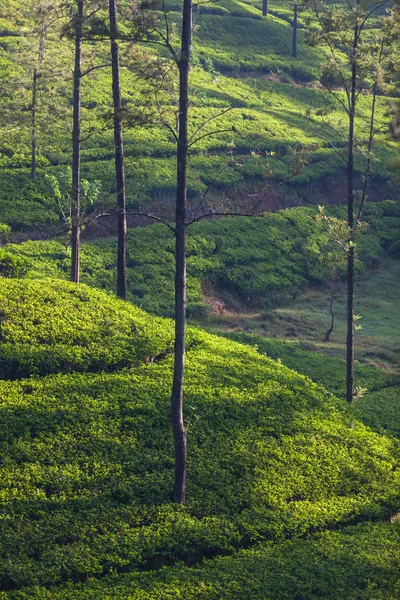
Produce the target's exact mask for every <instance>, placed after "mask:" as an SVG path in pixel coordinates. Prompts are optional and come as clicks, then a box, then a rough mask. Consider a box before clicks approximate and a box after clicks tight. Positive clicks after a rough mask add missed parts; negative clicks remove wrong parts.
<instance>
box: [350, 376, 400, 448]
mask: <svg viewBox="0 0 400 600" xmlns="http://www.w3.org/2000/svg"><path fill="white" fill-rule="evenodd" d="M356 415H357V417H358V418H362V420H363V421H364V423H366V424H367V425H368V426H369V427H373V428H374V429H378V430H380V431H387V432H389V433H391V434H393V435H395V436H397V437H400V387H399V386H397V387H395V386H393V387H388V388H385V389H382V390H379V391H376V392H373V393H371V394H366V395H365V396H363V397H362V398H360V400H358V401H357V403H356Z"/></svg>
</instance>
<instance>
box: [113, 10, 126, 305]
mask: <svg viewBox="0 0 400 600" xmlns="http://www.w3.org/2000/svg"><path fill="white" fill-rule="evenodd" d="M109 16H110V37H111V70H112V92H113V102H114V144H115V175H116V184H117V205H118V258H117V295H118V296H119V297H120V298H124V299H126V236H127V228H126V197H125V168H124V144H123V135H122V118H121V111H122V102H121V85H120V72H119V50H118V42H117V37H118V26H117V6H116V0H109Z"/></svg>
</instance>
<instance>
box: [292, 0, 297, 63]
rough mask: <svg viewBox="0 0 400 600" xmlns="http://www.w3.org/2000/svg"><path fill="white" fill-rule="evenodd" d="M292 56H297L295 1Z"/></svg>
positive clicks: (295, 7)
mask: <svg viewBox="0 0 400 600" xmlns="http://www.w3.org/2000/svg"><path fill="white" fill-rule="evenodd" d="M292 57H293V58H297V2H295V3H294V14H293V33H292Z"/></svg>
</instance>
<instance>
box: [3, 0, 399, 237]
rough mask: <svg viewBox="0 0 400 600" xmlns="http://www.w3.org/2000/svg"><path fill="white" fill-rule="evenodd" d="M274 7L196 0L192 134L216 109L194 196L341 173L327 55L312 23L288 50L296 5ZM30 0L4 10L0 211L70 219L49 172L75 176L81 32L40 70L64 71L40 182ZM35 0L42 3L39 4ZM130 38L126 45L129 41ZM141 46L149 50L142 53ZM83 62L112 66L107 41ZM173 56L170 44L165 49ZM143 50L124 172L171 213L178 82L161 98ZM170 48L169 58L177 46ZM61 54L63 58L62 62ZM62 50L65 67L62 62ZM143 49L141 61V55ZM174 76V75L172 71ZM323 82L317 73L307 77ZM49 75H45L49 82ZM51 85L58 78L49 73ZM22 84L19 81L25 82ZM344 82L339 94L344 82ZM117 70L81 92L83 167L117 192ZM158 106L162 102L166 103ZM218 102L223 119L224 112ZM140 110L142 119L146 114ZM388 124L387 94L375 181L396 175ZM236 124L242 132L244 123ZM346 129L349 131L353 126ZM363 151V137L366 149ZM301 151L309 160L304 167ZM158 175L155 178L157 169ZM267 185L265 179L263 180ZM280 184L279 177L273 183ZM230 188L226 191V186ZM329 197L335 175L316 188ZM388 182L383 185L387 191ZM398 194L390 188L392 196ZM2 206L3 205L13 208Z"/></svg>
mask: <svg viewBox="0 0 400 600" xmlns="http://www.w3.org/2000/svg"><path fill="white" fill-rule="evenodd" d="M270 5H271V14H270V16H269V17H268V19H263V18H262V17H261V14H260V8H261V4H259V3H257V2H252V1H250V2H239V1H236V2H235V1H233V0H225V1H224V2H222V3H218V6H215V5H214V4H213V3H210V4H209V5H207V4H206V5H204V6H203V4H202V5H201V6H200V5H198V9H197V11H195V12H196V18H195V23H196V26H195V32H194V54H193V61H192V62H193V67H192V70H191V90H192V98H191V111H190V113H191V114H190V127H189V129H190V135H191V134H193V133H194V132H195V131H196V129H197V128H198V127H199V126H201V124H202V123H204V122H205V121H208V120H209V122H208V124H207V125H206V126H205V127H204V128H203V129H202V130H201V133H202V135H203V134H205V133H211V132H214V131H216V132H217V133H215V134H214V135H211V136H210V137H204V138H203V137H202V139H201V140H200V141H199V143H197V144H195V145H193V146H192V147H191V149H190V155H191V156H190V173H189V175H190V176H189V183H188V186H189V187H188V193H189V200H190V202H192V203H193V206H196V205H197V204H198V201H199V195H201V194H202V193H204V192H205V190H207V189H208V188H209V187H211V192H210V195H209V197H208V201H209V203H210V204H211V205H213V204H216V205H218V203H220V202H221V199H222V200H224V201H225V200H226V198H225V195H224V194H228V196H230V200H231V201H232V198H234V199H236V194H237V192H238V190H240V189H242V188H244V189H246V190H251V191H254V190H260V189H261V190H262V194H261V195H265V187H268V186H269V181H267V182H266V176H267V178H271V177H272V180H273V181H274V182H275V183H276V181H279V180H285V181H286V182H287V187H286V189H285V190H284V191H282V198H281V200H280V202H281V203H284V202H285V203H289V204H290V203H291V202H293V203H295V202H298V200H299V198H300V199H301V200H302V201H304V200H306V199H307V198H309V196H310V194H309V191H307V190H308V189H309V186H310V184H312V183H315V182H319V181H321V180H323V178H324V177H326V176H328V175H329V176H332V175H333V174H337V175H338V177H339V179H340V178H341V177H342V175H343V173H342V168H343V165H342V162H341V158H340V157H339V156H338V155H337V154H336V152H335V150H334V148H333V147H332V143H333V144H334V145H335V147H336V148H339V150H340V149H341V148H342V147H343V141H342V140H341V136H342V135H343V134H344V133H345V131H346V117H345V115H344V113H343V111H342V109H341V107H340V104H339V103H335V101H334V99H333V98H332V97H331V96H330V95H329V93H328V92H326V91H324V90H323V89H322V88H321V87H320V86H319V85H317V84H316V81H317V80H318V76H319V73H320V69H321V65H322V64H323V63H324V62H326V60H327V54H326V52H325V51H324V50H323V49H314V48H310V47H308V46H307V45H306V43H305V34H304V31H303V30H302V29H300V30H299V32H298V40H299V41H298V58H297V59H293V58H291V55H290V51H291V50H290V48H291V26H290V23H289V22H288V21H290V18H289V16H288V11H290V10H291V6H290V4H288V3H285V4H284V5H282V3H281V2H277V1H275V0H272V1H270ZM29 6H30V5H29V4H28V6H25V3H21V2H19V1H17V0H12V2H11V3H9V4H8V5H7V9H8V10H7V12H6V9H3V11H2V12H0V41H1V43H0V64H1V65H2V75H1V77H3V79H2V85H0V88H2V94H0V109H1V111H2V113H3V121H0V131H3V132H4V135H2V136H1V143H0V201H1V206H2V209H3V214H2V219H3V221H4V220H6V221H7V223H9V224H10V225H12V226H13V227H14V228H21V227H22V228H25V229H31V228H32V227H36V226H37V225H39V224H40V225H43V226H46V227H50V226H51V225H53V226H54V225H55V224H56V223H57V222H59V221H60V218H61V215H60V210H59V206H58V203H57V201H56V199H55V191H54V185H52V183H51V180H49V179H46V178H45V175H46V174H47V175H52V176H55V177H56V178H58V179H63V178H67V179H68V178H69V174H68V170H67V165H69V164H70V163H71V140H70V135H71V132H70V126H69V125H70V121H71V98H72V79H71V73H72V66H71V65H72V56H73V48H72V43H71V42H70V41H68V40H67V39H65V38H64V39H63V41H62V44H61V43H60V40H59V36H57V35H56V33H54V34H52V35H50V34H49V38H48V40H47V46H46V49H47V50H46V51H47V53H48V54H46V57H47V56H48V58H46V60H48V62H49V64H48V65H47V63H46V60H45V64H44V66H43V69H46V68H48V69H49V70H50V72H52V71H54V70H55V69H56V66H57V69H60V70H61V73H62V76H61V77H59V78H55V79H54V81H53V80H52V84H51V86H50V87H51V89H50V90H48V89H47V88H46V87H44V88H43V91H41V105H40V106H39V109H38V114H37V120H38V153H39V154H38V167H39V177H38V179H37V181H36V182H32V181H31V180H30V174H29V160H30V149H29V144H30V136H31V123H30V119H31V115H30V102H31V83H30V79H29V77H30V76H31V72H32V70H33V62H32V60H33V59H32V54H31V46H30V45H29V44H31V45H32V44H33V45H34V44H35V40H34V39H33V38H32V28H33V21H32V17H30V16H29V15H30V14H33V8H32V9H31V13H30V12H29ZM32 6H33V5H32ZM167 8H168V9H169V18H170V20H171V23H172V24H175V23H176V22H177V21H178V20H179V12H178V9H179V4H177V3H176V2H171V3H167ZM124 50H125V49H124V48H123V50H122V54H123V52H124ZM140 52H143V53H144V57H145V62H147V63H148V62H149V61H150V62H151V61H152V58H151V56H153V54H151V53H152V52H153V50H150V49H149V48H148V47H146V48H141V49H140ZM140 52H139V56H140ZM85 53H86V54H87V55H88V56H89V57H90V58H87V60H86V63H85V65H84V67H88V66H89V67H90V68H91V66H96V65H97V66H98V65H100V64H107V63H108V61H109V48H108V45H107V44H106V43H105V42H97V43H96V48H95V56H94V57H93V56H91V54H93V48H91V44H86V47H85ZM164 54H165V53H164ZM135 60H139V58H135V59H132V60H131V61H130V62H129V61H128V62H127V63H126V65H125V68H124V69H123V71H122V95H123V102H124V110H125V111H126V117H127V120H126V124H125V134H124V138H125V154H126V181H127V199H128V205H129V206H130V207H134V206H136V207H137V205H138V203H139V202H140V203H141V204H142V205H143V204H144V205H147V206H149V205H150V206H152V208H155V207H157V209H158V210H161V211H162V212H164V214H168V204H169V203H170V201H171V199H172V198H173V194H174V189H175V159H174V152H175V145H174V140H173V137H172V136H171V134H170V132H169V131H168V129H167V128H165V127H163V126H161V125H160V124H159V123H160V121H161V122H162V121H165V120H168V121H169V122H170V124H171V125H172V126H174V123H175V111H176V91H175V83H172V82H171V84H170V88H169V90H168V91H167V92H163V93H161V94H160V95H159V97H158V98H157V101H156V102H155V104H154V103H152V92H151V89H150V88H149V84H148V82H145V81H141V80H140V79H138V77H137V74H136V72H135ZM166 60H169V59H167V58H166ZM52 61H53V62H52ZM54 61H56V66H55V65H54ZM132 61H133V62H132ZM174 76H175V74H173V76H172V78H174ZM310 82H312V83H310ZM43 85H44V84H43ZM46 85H47V84H46ZM16 90H18V93H16ZM339 94H340V93H339ZM153 104H154V106H153V109H154V110H155V112H156V113H157V114H153V115H152V118H151V119H150V121H148V119H147V117H146V119H145V121H146V122H145V125H143V126H139V124H140V122H141V120H143V119H144V116H143V114H142V113H143V111H144V110H145V108H146V107H147V105H153ZM369 109H370V98H369V97H368V96H362V97H360V99H359V107H358V111H357V123H356V125H357V136H358V138H359V140H360V144H361V146H362V145H363V143H364V142H363V140H364V138H365V136H366V134H367V131H368V127H369V123H368V111H369ZM110 110H111V79H110V73H109V69H97V70H94V71H92V73H91V75H90V76H88V77H84V78H83V91H82V127H83V132H84V134H83V137H84V142H83V144H82V176H83V178H84V179H86V180H87V181H89V182H90V183H92V184H93V183H94V182H96V181H97V182H99V184H101V189H102V195H101V200H102V201H108V199H109V195H110V194H113V193H114V192H115V176H114V150H113V134H112V121H111V119H110ZM157 111H158V112H157ZM219 113H224V114H221V115H220V117H219V118H215V117H216V116H217V115H218V114H219ZM138 122H139V124H138ZM387 123H388V116H387V100H386V99H385V98H379V99H378V103H377V129H378V131H380V127H381V126H383V130H382V132H379V133H377V135H376V137H375V144H376V145H375V151H374V154H375V158H376V161H374V163H373V171H374V182H375V183H376V184H379V185H382V184H383V183H384V182H387V181H388V180H389V179H390V175H389V174H388V173H387V170H386V166H387V163H388V160H389V159H390V157H391V156H393V154H394V153H395V152H396V150H395V147H394V144H393V142H391V141H390V140H389V139H388V138H387V137H386V136H385V134H384V133H383V131H384V130H385V129H386V126H387ZM233 127H234V128H235V130H236V131H237V132H238V133H235V132H234V131H233ZM344 137H345V136H344ZM361 150H362V149H361ZM297 152H300V155H299V156H300V162H301V164H302V165H303V167H302V169H301V170H300V171H299V170H298V169H297V166H298V160H299V159H298V157H297V155H296V153H297ZM364 163H365V156H364V155H363V152H362V151H361V152H360V153H357V157H356V168H357V169H358V170H363V169H364V166H365V164H364ZM149 173H151V177H149V176H148V174H149ZM266 183H267V186H266ZM273 185H275V184H273ZM223 193H224V194H223ZM320 194H322V195H323V196H325V197H327V198H328V199H329V198H330V194H331V190H330V189H328V187H327V186H324V187H323V188H321V190H320V191H319V192H318V191H315V193H314V195H315V196H318V195H320ZM385 194H386V196H385ZM387 194H388V192H387V191H383V196H384V197H388V196H387ZM3 215H4V216H3Z"/></svg>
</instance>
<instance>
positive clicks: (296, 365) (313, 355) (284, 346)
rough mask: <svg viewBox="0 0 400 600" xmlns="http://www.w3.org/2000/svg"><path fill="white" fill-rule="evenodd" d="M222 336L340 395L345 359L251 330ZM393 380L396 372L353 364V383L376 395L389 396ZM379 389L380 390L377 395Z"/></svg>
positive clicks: (365, 402) (342, 390)
mask: <svg viewBox="0 0 400 600" xmlns="http://www.w3.org/2000/svg"><path fill="white" fill-rule="evenodd" d="M226 336H227V337H228V338H229V339H232V340H235V341H237V342H240V343H241V344H249V345H250V346H256V348H257V349H258V351H259V352H261V353H263V354H266V355H267V356H270V357H271V358H274V359H276V360H278V359H279V360H280V361H282V363H283V364H284V365H286V366H287V367H289V368H290V369H294V370H296V371H297V372H298V373H302V374H303V375H306V376H307V377H310V378H311V379H313V380H314V381H316V382H318V383H321V384H322V385H323V386H324V388H326V389H327V390H329V391H330V392H332V393H333V394H335V395H336V396H339V397H340V398H344V396H345V391H346V385H345V384H346V362H345V360H344V359H341V358H335V357H333V356H327V355H326V354H322V353H319V352H313V351H310V350H304V349H303V348H302V347H301V344H299V343H298V342H283V341H280V340H273V339H270V338H266V337H264V336H262V335H255V334H251V333H229V334H226ZM397 379H398V378H397V377H396V375H386V374H385V373H384V372H382V370H381V369H378V368H376V367H371V366H367V365H360V364H359V363H358V362H356V363H355V380H356V385H357V386H358V387H361V388H366V389H368V390H369V392H376V393H377V395H378V397H382V398H384V397H385V394H386V392H388V394H389V395H391V392H390V390H391V389H393V390H395V389H397V388H390V386H393V385H395V383H396V382H397ZM387 388H390V389H387ZM380 390H381V392H379V394H378V391H380ZM371 396H373V394H369V393H368V394H367V395H366V396H365V400H363V402H362V404H366V405H367V406H368V403H369V398H370V397H371ZM360 418H361V417H360ZM367 424H368V425H371V422H370V421H368V423H367Z"/></svg>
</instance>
